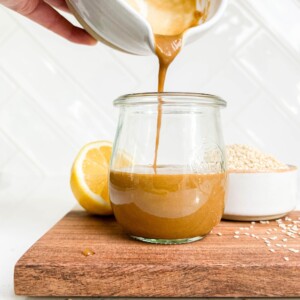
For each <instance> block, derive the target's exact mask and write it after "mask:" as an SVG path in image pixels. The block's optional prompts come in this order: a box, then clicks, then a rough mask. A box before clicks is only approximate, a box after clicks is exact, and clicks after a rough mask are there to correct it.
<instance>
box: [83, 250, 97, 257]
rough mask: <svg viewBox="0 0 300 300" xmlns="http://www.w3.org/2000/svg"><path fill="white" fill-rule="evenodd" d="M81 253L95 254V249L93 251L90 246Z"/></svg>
mask: <svg viewBox="0 0 300 300" xmlns="http://www.w3.org/2000/svg"><path fill="white" fill-rule="evenodd" d="M81 254H82V255H84V256H92V255H94V254H95V251H93V250H92V249H90V248H85V249H84V250H82V251H81Z"/></svg>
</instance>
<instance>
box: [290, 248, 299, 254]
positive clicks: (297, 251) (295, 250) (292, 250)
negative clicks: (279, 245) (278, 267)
mask: <svg viewBox="0 0 300 300" xmlns="http://www.w3.org/2000/svg"><path fill="white" fill-rule="evenodd" d="M289 251H291V252H294V253H299V250H297V249H293V248H289Z"/></svg>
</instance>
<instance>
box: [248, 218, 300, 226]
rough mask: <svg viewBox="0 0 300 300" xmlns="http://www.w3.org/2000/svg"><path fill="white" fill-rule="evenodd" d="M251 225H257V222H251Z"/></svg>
mask: <svg viewBox="0 0 300 300" xmlns="http://www.w3.org/2000/svg"><path fill="white" fill-rule="evenodd" d="M299 220H300V219H299ZM251 224H252V225H254V224H255V222H251Z"/></svg>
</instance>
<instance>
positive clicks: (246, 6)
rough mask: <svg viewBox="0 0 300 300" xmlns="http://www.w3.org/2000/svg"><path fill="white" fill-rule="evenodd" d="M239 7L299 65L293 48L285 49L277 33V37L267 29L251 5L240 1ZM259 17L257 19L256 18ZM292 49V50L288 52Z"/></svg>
mask: <svg viewBox="0 0 300 300" xmlns="http://www.w3.org/2000/svg"><path fill="white" fill-rule="evenodd" d="M240 3H242V4H240V5H242V6H243V7H244V8H245V9H246V10H249V11H250V12H252V13H251V15H252V16H253V18H254V19H256V21H257V22H258V23H259V24H260V25H261V27H263V28H264V29H265V31H266V32H268V34H269V35H270V36H271V38H272V39H273V41H275V43H276V44H278V45H279V46H280V48H281V49H282V50H283V51H284V52H285V53H286V54H287V55H288V56H290V57H291V58H292V59H293V60H294V61H296V62H297V64H299V54H296V51H295V50H294V49H293V47H290V48H288V47H286V46H285V43H282V42H281V39H279V38H278V36H280V35H281V34H280V33H278V34H277V35H276V34H275V33H274V32H273V31H272V30H271V29H270V28H269V26H267V25H266V23H265V22H264V21H263V20H262V19H263V16H262V15H261V13H259V12H258V11H257V10H256V9H255V8H254V7H252V6H251V5H249V3H247V2H246V1H241V2H240ZM258 15H259V17H258ZM290 49H293V50H290Z"/></svg>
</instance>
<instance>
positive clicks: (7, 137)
mask: <svg viewBox="0 0 300 300" xmlns="http://www.w3.org/2000/svg"><path fill="white" fill-rule="evenodd" d="M0 132H1V133H2V135H3V136H4V137H5V138H6V139H7V140H8V141H9V142H10V143H11V144H12V145H13V146H14V147H15V148H16V149H17V150H19V153H20V152H21V153H22V154H23V155H25V157H26V158H27V159H28V160H29V161H30V162H31V163H32V164H33V165H34V167H35V168H36V169H37V170H38V171H39V172H40V175H42V176H45V175H46V172H45V170H44V168H43V167H42V166H41V165H40V164H39V163H38V162H37V161H36V160H35V159H34V158H33V157H32V156H31V155H29V154H28V153H27V152H26V150H24V149H23V148H22V147H21V146H20V145H19V144H18V143H17V142H16V141H15V140H14V139H13V138H11V137H10V136H9V135H8V134H7V133H6V132H5V131H4V130H3V129H2V128H0ZM12 159H13V157H11V158H9V159H8V160H7V161H6V162H5V163H4V164H3V165H2V166H5V164H6V163H7V162H9V161H11V160H12Z"/></svg>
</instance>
